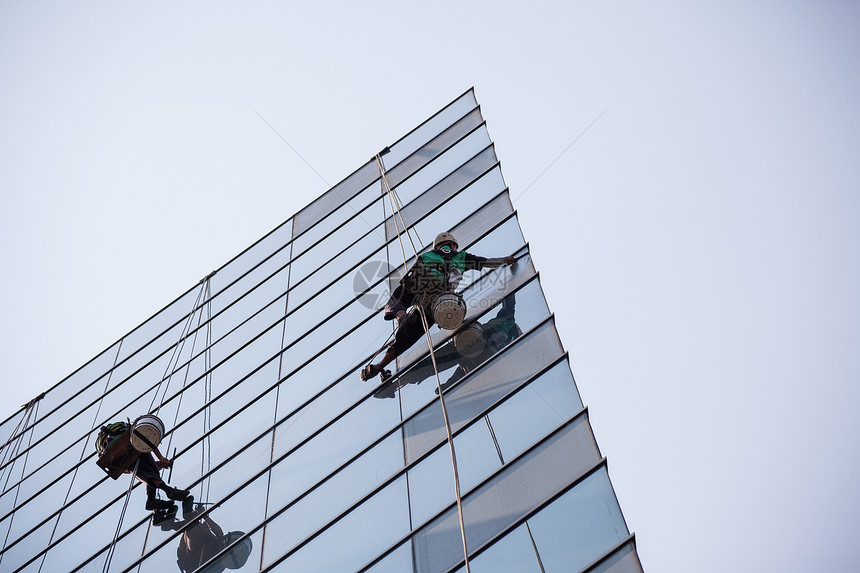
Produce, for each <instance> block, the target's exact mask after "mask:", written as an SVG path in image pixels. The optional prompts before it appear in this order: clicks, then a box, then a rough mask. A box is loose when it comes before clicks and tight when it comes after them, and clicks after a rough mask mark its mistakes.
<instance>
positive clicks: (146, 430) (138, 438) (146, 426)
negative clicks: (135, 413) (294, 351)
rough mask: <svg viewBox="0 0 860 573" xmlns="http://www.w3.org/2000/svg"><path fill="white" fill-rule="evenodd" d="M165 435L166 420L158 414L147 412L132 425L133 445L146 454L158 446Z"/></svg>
mask: <svg viewBox="0 0 860 573" xmlns="http://www.w3.org/2000/svg"><path fill="white" fill-rule="evenodd" d="M163 437H164V422H162V421H161V420H160V419H159V418H158V416H153V415H151V414H145V415H143V416H141V417H140V418H138V419H137V420H135V421H134V424H132V426H131V436H130V438H131V447H133V448H134V449H135V450H137V451H138V452H140V453H143V454H146V453H149V452H151V451H152V450H154V449H155V448H157V447H158V444H159V443H160V442H161V438H163Z"/></svg>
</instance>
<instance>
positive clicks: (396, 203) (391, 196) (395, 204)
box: [376, 154, 470, 573]
mask: <svg viewBox="0 0 860 573" xmlns="http://www.w3.org/2000/svg"><path fill="white" fill-rule="evenodd" d="M376 163H377V165H378V166H379V175H380V177H381V178H382V185H383V189H384V190H385V192H386V194H387V195H388V200H389V202H390V203H391V209H392V218H393V219H394V229H395V231H396V232H397V240H398V241H399V242H400V250H401V252H402V253H403V268H404V269H405V268H406V264H407V260H406V249H405V248H404V246H403V239H402V238H401V232H400V226H399V225H398V224H397V220H398V218H399V219H400V225H402V226H403V232H404V233H406V236H407V238H408V239H409V243H410V245H411V246H412V252H413V253H414V254H415V258H416V259H417V258H418V250H417V249H416V248H415V243H414V242H413V241H412V236H411V235H410V233H409V229H408V228H407V226H406V223H405V222H404V221H403V215H402V214H401V212H400V207H402V204H401V203H400V199H399V197H397V195H396V193H395V192H394V191H393V190H392V189H391V186H390V185H389V183H388V178H387V177H386V176H385V169H384V167H383V164H382V157H381V154H377V155H376ZM415 234H416V237H417V235H418V233H417V232H416V233H415ZM419 241H420V237H419ZM418 312H419V313H420V315H421V323H422V325H423V327H424V335H425V336H426V337H427V346H428V347H429V348H430V360H431V361H432V363H433V371H434V373H435V375H436V386H437V390H438V393H439V404H440V405H441V408H442V417H443V419H444V420H445V432H446V434H447V437H448V449H449V451H450V452H451V469H452V471H453V474H454V496H455V498H456V500H457V514H458V517H459V520H460V538H461V539H462V541H463V559H464V563H465V571H466V573H470V569H469V549H468V546H467V544H466V522H465V518H464V515H463V499H462V496H461V495H460V474H459V472H458V470H457V452H456V450H455V448H454V436H453V432H452V431H451V422H450V420H449V419H448V408H447V406H446V405H445V396H444V394H443V392H442V381H441V379H440V378H439V368H438V367H437V365H436V353H435V352H434V349H433V339H432V338H431V336H430V327H429V324H428V322H427V316H426V315H425V314H424V308H423V307H422V306H421V305H420V304H419V305H418Z"/></svg>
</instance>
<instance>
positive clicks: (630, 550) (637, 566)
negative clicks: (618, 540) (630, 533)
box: [588, 541, 642, 573]
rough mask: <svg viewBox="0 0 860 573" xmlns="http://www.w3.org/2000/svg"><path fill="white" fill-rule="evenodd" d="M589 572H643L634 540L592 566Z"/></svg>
mask: <svg viewBox="0 0 860 573" xmlns="http://www.w3.org/2000/svg"><path fill="white" fill-rule="evenodd" d="M588 573H642V564H641V563H640V562H639V556H638V555H636V545H635V544H634V543H633V541H629V542H627V543H625V544H623V545H622V546H621V547H619V548H618V550H617V551H616V552H615V553H613V554H612V555H610V556H609V557H607V558H606V559H604V560H602V561H601V562H600V563H598V564H597V565H595V566H594V567H592V568H590V569H589V570H588Z"/></svg>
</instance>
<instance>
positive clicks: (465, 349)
mask: <svg viewBox="0 0 860 573" xmlns="http://www.w3.org/2000/svg"><path fill="white" fill-rule="evenodd" d="M454 348H456V349H457V352H459V353H460V356H464V357H466V358H473V357H475V356H477V355H479V354H480V353H481V352H483V351H484V329H483V328H482V327H481V323H480V322H478V321H475V322H473V323H471V324H469V325H468V326H466V327H465V328H464V329H463V330H461V331H460V332H458V333H457V334H455V335H454Z"/></svg>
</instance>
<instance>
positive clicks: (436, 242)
mask: <svg viewBox="0 0 860 573" xmlns="http://www.w3.org/2000/svg"><path fill="white" fill-rule="evenodd" d="M445 243H452V244H453V245H454V250H455V251H456V250H457V239H455V238H454V235H452V234H451V233H439V234H438V235H436V238H435V239H433V248H434V249H438V248H439V247H440V246H442V245H444V244H445Z"/></svg>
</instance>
